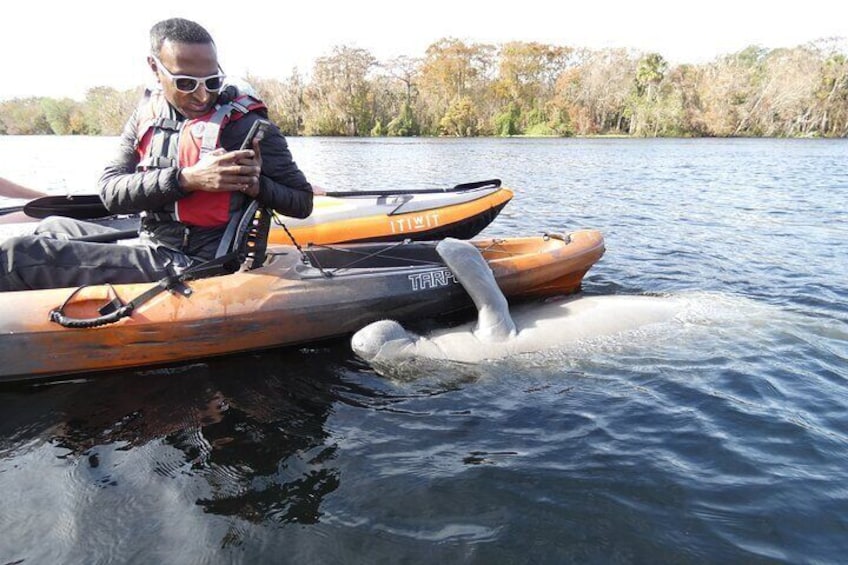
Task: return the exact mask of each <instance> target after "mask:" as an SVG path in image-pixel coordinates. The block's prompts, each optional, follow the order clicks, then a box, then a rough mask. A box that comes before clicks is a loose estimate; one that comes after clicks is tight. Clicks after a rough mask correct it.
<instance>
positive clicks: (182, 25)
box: [150, 18, 215, 57]
mask: <svg viewBox="0 0 848 565" xmlns="http://www.w3.org/2000/svg"><path fill="white" fill-rule="evenodd" d="M166 39H167V40H170V41H173V42H176V43H212V44H214V43H215V42H214V41H212V36H211V35H209V32H208V31H206V29H205V28H204V27H203V26H202V25H200V24H199V23H197V22H193V21H191V20H186V19H183V18H171V19H169V20H162V21H161V22H159V23H157V24H155V25H154V26H153V27H152V28H150V52H151V53H152V54H153V55H155V56H157V57H158V56H159V53H160V52H161V51H162V44H163V43H165V40H166Z"/></svg>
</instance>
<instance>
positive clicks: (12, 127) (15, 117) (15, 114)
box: [0, 98, 53, 135]
mask: <svg viewBox="0 0 848 565" xmlns="http://www.w3.org/2000/svg"><path fill="white" fill-rule="evenodd" d="M42 101H43V99H42V98H15V99H13V100H9V101H6V102H2V103H0V128H2V130H3V131H4V132H5V133H7V134H10V135H46V134H51V133H53V130H52V129H51V128H50V123H49V122H48V121H47V116H46V115H45V114H44V108H43V104H42Z"/></svg>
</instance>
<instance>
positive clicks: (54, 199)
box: [24, 194, 112, 220]
mask: <svg viewBox="0 0 848 565" xmlns="http://www.w3.org/2000/svg"><path fill="white" fill-rule="evenodd" d="M24 213H25V214H26V215H27V216H29V217H31V218H46V217H47V216H65V217H67V218H75V219H77V220H91V219H94V218H104V217H106V216H111V215H112V213H111V212H109V210H107V209H106V206H104V205H103V201H102V200H100V197H99V196H98V195H96V194H74V195H69V196H42V197H41V198H36V199H35V200H31V201H29V202H27V203H26V204H24Z"/></svg>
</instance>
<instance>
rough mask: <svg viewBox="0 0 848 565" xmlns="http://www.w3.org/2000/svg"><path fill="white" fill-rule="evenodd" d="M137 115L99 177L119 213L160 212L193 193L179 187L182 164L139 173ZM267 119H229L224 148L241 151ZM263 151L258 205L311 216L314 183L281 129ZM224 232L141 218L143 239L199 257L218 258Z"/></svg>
mask: <svg viewBox="0 0 848 565" xmlns="http://www.w3.org/2000/svg"><path fill="white" fill-rule="evenodd" d="M137 114H138V110H136V111H135V112H133V115H132V116H131V117H130V119H129V121H128V122H127V123H126V125H125V126H124V131H123V133H122V134H121V139H120V147H119V150H118V154H117V155H116V156H115V158H114V159H113V160H112V161H111V162H110V163H109V164H108V165H107V166H106V168H105V169H104V171H103V174H102V175H101V177H100V182H99V188H100V198H101V199H102V200H103V203H104V204H105V205H106V208H108V209H109V211H111V212H113V213H115V214H137V213H140V212H145V211H147V212H157V211H161V210H164V209H165V208H166V206H167V205H169V204H172V203H174V202H175V201H177V200H179V199H180V198H182V197H184V196H186V195H188V194H189V193H187V192H185V191H183V190H182V188H180V186H179V182H178V180H177V179H178V177H179V168H178V167H169V168H165V169H151V170H147V171H142V172H137V171H136V166H137V165H138V162H139V158H138V154H137V152H136V147H137V145H138V139H137V131H138V127H137V119H138V118H137ZM265 117H266V116H265V112H264V111H252V112H250V113H248V114H246V115H245V116H243V117H242V118H240V119H238V120H234V121H232V122H229V123H228V124H227V125H226V126H225V127H224V128H223V130H222V132H221V146H222V147H223V148H224V149H226V150H228V151H231V150H236V149H238V148H239V147H240V146H241V143H242V140H243V139H244V137H245V136H246V135H247V132H248V130H249V129H250V126H251V124H253V122H255V121H256V120H257V119H259V118H265ZM260 151H261V153H262V174H261V176H260V190H259V196H258V197H257V200H258V201H259V203H260V204H262V205H263V206H265V207H268V208H271V209H273V210H275V211H277V212H279V213H281V214H284V215H286V216H292V217H295V218H305V217H307V216H309V214H311V213H312V186H311V185H310V184H309V183H308V182H307V180H306V177H305V176H304V174H303V173H302V172H301V171H300V169H298V167H297V164H295V162H294V160H293V159H292V156H291V153H290V152H289V148H288V143H286V139H285V137H283V135H282V134H281V133H280V131H279V129H277V128H276V127H273V128H271V131H269V132H268V134H267V135H266V136H265V138H264V139H263V140H262V142H261V144H260ZM242 201H243V199H242V198H233V199H232V202H233V203H232V204H231V214H232V213H237V212H238V210H240V208H241V203H242ZM224 230H225V227H215V228H205V227H195V226H191V227H189V226H186V225H185V224H182V223H180V222H177V221H172V220H157V219H154V218H153V217H146V218H144V219H143V220H142V235H143V237H145V238H147V239H149V240H150V241H151V242H152V243H154V244H157V245H162V246H165V247H168V248H170V249H173V250H175V251H179V252H181V253H185V254H186V255H188V256H189V257H192V258H193V259H197V260H208V259H211V258H212V257H214V255H215V251H216V250H217V248H218V243H219V241H220V239H221V236H222V235H223V233H224Z"/></svg>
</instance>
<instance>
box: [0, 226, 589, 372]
mask: <svg viewBox="0 0 848 565" xmlns="http://www.w3.org/2000/svg"><path fill="white" fill-rule="evenodd" d="M473 243H474V244H475V245H476V246H477V247H478V248H479V249H480V250H481V252H482V254H483V256H484V257H485V258H486V260H487V262H488V263H489V265H490V267H491V268H492V271H493V273H494V275H495V279H496V280H497V282H498V285H499V286H500V287H501V289H502V290H503V291H504V294H506V295H507V296H508V297H510V298H536V297H543V296H548V295H551V294H569V293H573V292H576V291H577V290H578V289H579V288H580V284H581V281H582V279H583V276H584V275H585V273H586V272H587V271H588V270H589V268H591V266H592V265H593V264H595V263H596V262H597V261H598V260H599V259H600V258H601V256H602V255H603V253H604V242H603V237H602V236H601V234H600V233H599V232H597V231H592V230H586V231H580V232H574V233H572V234H569V235H568V236H564V237H535V238H515V239H506V240H496V239H486V240H475V241H474V242H473ZM435 245H436V243H435V242H423V243H395V244H359V245H344V246H332V247H321V246H312V247H310V248H308V249H306V251H305V253H306V258H307V261H304V259H303V257H302V256H301V255H300V253H299V252H298V250H297V249H295V248H294V247H291V246H276V247H269V251H270V252H271V256H270V258H269V261H268V262H267V264H266V265H265V266H263V267H261V268H259V269H255V270H252V271H244V272H238V273H234V274H231V275H223V276H218V277H212V278H207V279H200V280H196V281H191V282H189V283H187V285H188V287H189V288H190V289H191V294H190V295H189V296H186V295H183V294H180V293H171V292H163V293H161V294H159V295H158V296H156V297H155V298H153V299H152V300H150V301H149V302H146V303H144V304H143V305H141V306H140V307H138V308H137V309H136V310H135V311H134V312H133V313H132V315H131V316H130V317H127V318H124V319H122V320H120V321H118V322H116V323H113V324H110V325H106V326H102V327H97V328H88V329H71V328H66V327H63V326H60V325H58V324H56V323H54V322H51V321H49V320H48V312H49V311H50V310H52V309H54V308H56V307H58V306H59V305H61V304H62V303H63V302H65V301H66V300H68V298H69V296H71V294H72V293H73V291H74V290H75V289H48V290H38V291H22V292H7V293H2V294H0V357H2V359H3V362H2V364H1V366H0V382H2V381H16V380H26V379H36V378H45V377H53V376H59V375H69V374H78V373H94V372H97V371H107V370H115V369H123V368H130V367H142V366H153V365H161V364H167V363H174V362H180V361H188V360H193V359H204V358H208V357H211V356H216V355H224V354H229V353H235V352H242V351H251V350H258V349H265V348H271V347H279V346H287V345H295V344H300V343H305V342H312V341H317V340H322V339H327V338H331V337H336V336H341V335H346V334H350V333H353V332H355V331H357V330H358V329H360V328H362V327H364V326H365V325H367V324H369V323H371V322H373V321H376V320H379V319H384V318H392V319H396V320H399V321H409V320H414V319H421V318H424V317H429V316H435V315H440V314H443V313H448V312H452V311H456V310H460V309H463V308H469V307H471V306H472V303H471V300H470V298H469V297H468V295H467V293H466V292H465V290H464V289H463V288H462V287H461V285H459V284H458V283H457V282H456V280H455V279H454V278H453V276H452V274H451V273H450V271H449V270H448V269H447V267H446V266H445V265H444V264H443V263H442V262H441V261H440V259H439V258H438V256H437V255H436V253H435ZM151 286H152V284H136V285H116V286H115V287H114V290H113V291H111V290H110V287H108V286H95V287H87V288H84V289H82V290H80V291H79V292H78V293H77V294H76V295H74V296H73V298H72V299H71V300H69V301H68V303H67V304H66V305H65V308H64V314H65V315H66V316H68V317H71V318H79V319H87V318H92V317H96V316H98V309H99V308H100V307H101V306H103V305H104V304H105V303H107V302H109V301H110V300H111V299H112V298H113V294H112V293H113V292H114V294H116V295H117V296H119V297H120V298H121V299H122V301H124V302H127V301H129V300H131V299H133V298H135V297H137V296H139V295H140V294H142V293H143V292H144V291H146V290H148V289H149V288H150V287H151Z"/></svg>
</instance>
